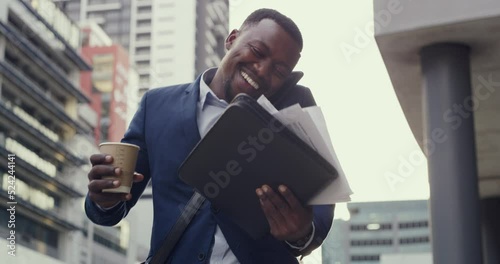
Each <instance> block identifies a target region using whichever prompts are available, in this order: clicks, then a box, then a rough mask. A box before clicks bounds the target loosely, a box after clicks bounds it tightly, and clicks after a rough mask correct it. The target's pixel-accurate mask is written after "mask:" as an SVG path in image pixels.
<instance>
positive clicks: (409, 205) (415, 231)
mask: <svg viewBox="0 0 500 264" xmlns="http://www.w3.org/2000/svg"><path fill="white" fill-rule="evenodd" d="M427 203H428V201H426V200H415V201H392V202H365V203H349V204H348V205H347V207H348V210H349V213H350V219H349V220H348V221H345V220H337V219H336V220H334V223H333V226H332V230H331V231H330V234H329V235H328V238H327V239H326V240H325V242H324V244H323V246H322V254H323V263H324V264H362V263H363V264H364V263H372V264H376V263H379V264H382V262H381V260H382V259H383V257H384V256H386V257H385V258H389V260H390V259H391V258H394V257H393V256H394V254H396V255H398V256H403V257H404V256H406V257H410V256H411V255H412V254H424V255H425V254H430V252H431V242H430V231H429V221H428V206H427ZM430 263H431V262H422V263H420V264H430Z"/></svg>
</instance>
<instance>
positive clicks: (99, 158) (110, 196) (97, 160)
mask: <svg viewBox="0 0 500 264" xmlns="http://www.w3.org/2000/svg"><path fill="white" fill-rule="evenodd" d="M90 163H92V169H91V170H90V172H89V174H88V177H89V185H88V188H89V198H90V200H92V201H93V202H95V203H96V204H98V205H99V206H101V207H102V208H110V207H112V206H114V205H115V204H117V203H118V202H120V201H128V200H130V199H131V198H132V195H131V194H130V193H108V192H102V190H103V189H111V188H116V187H118V186H120V180H112V179H103V178H102V177H106V176H116V177H118V176H119V175H120V174H121V173H122V170H121V169H120V168H117V167H113V166H112V163H113V157H112V156H110V155H104V154H94V155H92V156H90ZM143 179H144V176H143V175H142V174H140V173H136V172H135V173H134V182H140V181H142V180H143Z"/></svg>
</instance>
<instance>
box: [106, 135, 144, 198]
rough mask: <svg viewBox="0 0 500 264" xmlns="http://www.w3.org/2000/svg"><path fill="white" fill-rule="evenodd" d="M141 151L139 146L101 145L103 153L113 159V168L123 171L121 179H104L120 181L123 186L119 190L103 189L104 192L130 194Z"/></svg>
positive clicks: (110, 143) (109, 143)
mask: <svg viewBox="0 0 500 264" xmlns="http://www.w3.org/2000/svg"><path fill="white" fill-rule="evenodd" d="M139 149H140V148H139V146H136V145H133V144H127V143H120V142H105V143H101V144H100V145H99V150H100V151H101V153H103V154H108V155H111V156H112V157H113V166H114V167H119V168H121V169H122V174H121V175H120V176H119V177H103V179H119V180H120V182H121V185H120V186H119V187H117V188H112V189H103V190H102V192H113V193H129V192H130V188H132V182H133V177H134V171H135V163H136V162H137V154H138V153H139Z"/></svg>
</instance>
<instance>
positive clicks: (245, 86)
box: [85, 9, 333, 263]
mask: <svg viewBox="0 0 500 264" xmlns="http://www.w3.org/2000/svg"><path fill="white" fill-rule="evenodd" d="M225 48H226V49H227V53H226V55H225V56H224V58H223V59H222V61H221V63H220V65H219V67H218V68H214V69H209V70H207V71H205V72H204V73H203V74H202V75H201V76H200V77H198V78H197V80H195V81H194V82H193V83H190V84H182V85H175V86H170V87H164V88H158V89H152V90H150V91H148V92H147V93H146V94H145V95H144V97H143V99H142V101H141V105H140V107H139V109H138V111H137V113H136V114H135V116H134V119H133V120H132V122H131V124H130V127H129V129H128V130H127V132H126V133H125V136H124V138H123V140H122V141H123V142H127V143H132V144H136V145H138V146H140V148H141V150H140V153H139V158H138V161H137V165H136V171H137V174H136V175H135V183H134V185H133V187H132V190H131V193H130V194H112V193H103V192H102V190H103V189H106V188H113V187H118V186H119V185H120V183H119V181H111V180H106V179H103V176H109V175H118V174H120V173H121V171H120V169H119V168H113V167H112V166H111V165H110V164H111V162H112V157H110V156H104V155H101V154H96V155H92V157H91V158H90V160H91V162H92V165H93V167H92V169H91V171H90V172H89V185H88V195H87V199H86V203H85V210H86V213H87V216H88V217H89V219H91V220H92V221H93V222H94V223H97V224H101V225H114V224H116V223H118V222H119V221H120V220H121V219H122V218H123V217H125V216H126V215H127V213H128V212H129V210H130V209H131V208H132V207H133V206H134V205H135V204H136V202H137V200H138V199H139V197H140V196H141V194H142V192H143V191H144V189H145V187H146V185H147V184H148V182H149V181H151V182H152V187H153V204H154V222H153V230H152V238H151V249H150V253H149V258H148V259H149V260H150V259H152V257H153V256H154V255H155V254H158V253H159V252H160V251H162V250H164V248H162V247H161V245H162V243H164V242H163V241H164V238H165V237H166V236H167V235H168V234H169V233H171V232H172V228H173V226H174V225H175V223H176V221H177V220H178V219H179V216H180V215H181V213H182V210H179V208H182V207H183V206H185V205H186V204H188V202H189V200H190V199H191V197H192V195H193V189H192V188H191V187H190V186H187V185H186V184H185V183H183V182H182V181H180V180H179V178H178V175H177V171H178V169H179V166H180V165H181V163H182V161H183V160H184V159H185V158H186V157H187V156H188V155H189V153H190V151H191V150H192V149H193V148H194V146H195V145H196V143H197V142H198V141H199V140H200V139H201V138H202V137H203V136H204V135H205V134H206V133H207V132H208V130H209V129H210V128H211V127H212V125H213V124H214V123H215V121H216V120H217V118H218V117H219V116H220V115H221V114H222V112H223V111H224V109H225V108H226V107H227V105H228V102H230V101H231V100H232V99H233V98H234V97H235V96H236V95H237V94H238V93H246V94H248V95H250V96H252V97H254V98H258V97H259V96H260V95H262V94H264V95H266V96H267V97H268V98H269V99H270V101H271V102H272V103H273V104H274V105H275V107H276V108H278V109H281V108H284V107H287V106H290V105H293V104H296V103H299V104H301V106H302V107H307V106H311V105H314V104H315V103H314V99H313V97H312V95H311V92H310V91H309V89H307V88H305V87H302V86H300V85H296V82H297V81H298V79H299V78H300V76H299V78H297V76H296V74H295V73H292V70H293V69H294V67H295V65H296V64H297V62H298V60H299V58H300V52H301V50H302V36H301V33H300V31H299V29H298V28H297V26H296V25H295V23H294V22H293V21H292V20H291V19H289V18H288V17H286V16H284V15H282V14H281V13H279V12H277V11H275V10H271V9H259V10H257V11H255V12H253V13H252V14H251V15H250V16H249V17H248V18H247V19H246V20H245V21H244V23H243V25H242V26H241V28H240V29H239V30H233V31H232V32H231V33H230V34H229V36H228V37H227V38H226V41H225ZM221 144H223V142H221ZM215 153H216V152H215V150H214V154H215ZM304 177H307V175H304ZM255 193H256V197H255V199H259V200H260V203H261V207H262V210H263V212H264V214H265V215H266V218H267V220H268V222H269V226H270V233H269V235H267V236H265V237H263V238H261V239H258V240H254V239H252V238H250V237H249V236H248V235H247V234H246V233H245V232H244V231H243V230H241V229H240V228H239V227H238V226H237V225H236V224H235V223H233V222H232V221H231V219H228V218H227V217H226V216H225V215H224V213H223V212H219V211H218V210H216V209H214V208H212V207H211V205H210V202H208V201H205V202H204V203H203V204H202V206H201V208H200V209H199V211H198V212H197V214H196V215H195V216H194V218H193V219H192V221H191V222H190V223H189V225H188V226H187V228H186V229H185V230H184V231H183V232H182V236H181V238H180V239H179V240H178V242H176V243H175V247H174V248H173V250H172V252H171V254H169V256H168V260H167V263H297V262H298V261H297V259H296V256H300V255H302V256H304V255H307V254H309V253H310V252H311V251H312V250H313V249H315V248H317V247H318V246H319V245H321V243H322V242H323V240H324V239H325V237H326V235H327V233H328V231H329V229H330V226H331V223H332V219H333V207H332V206H305V205H302V204H300V203H299V202H298V201H297V199H296V198H295V196H294V195H293V193H292V192H291V191H290V190H289V189H288V188H287V187H286V186H279V188H278V189H277V190H273V189H272V188H270V187H269V186H268V185H264V186H261V187H260V188H257V189H256V190H255ZM132 228H140V227H132ZM155 259H156V258H155Z"/></svg>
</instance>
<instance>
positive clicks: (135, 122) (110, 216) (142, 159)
mask: <svg viewBox="0 0 500 264" xmlns="http://www.w3.org/2000/svg"><path fill="white" fill-rule="evenodd" d="M147 97H148V93H146V94H144V96H143V98H142V100H141V103H140V105H139V108H138V109H137V112H136V113H135V115H134V118H133V119H132V122H131V123H130V126H129V128H128V130H127V131H126V132H125V136H124V138H123V139H122V142H124V143H130V144H135V145H138V146H139V147H140V150H139V155H138V158H137V164H136V169H135V170H136V172H139V173H142V174H143V175H144V180H143V181H142V182H139V183H134V184H133V185H132V189H131V190H130V192H131V194H132V199H131V200H130V201H127V202H120V203H119V204H118V205H116V206H114V207H113V208H111V209H108V210H102V209H100V208H99V207H98V206H97V205H96V204H95V203H94V202H92V201H91V200H90V198H89V196H88V194H87V197H86V198H85V212H86V214H87V217H88V218H89V219H90V220H91V221H92V222H94V223H96V224H99V225H105V226H112V225H115V224H117V223H118V222H120V220H121V219H123V218H124V217H125V216H126V215H127V214H128V212H129V211H130V209H131V208H132V207H133V206H134V205H135V204H136V203H137V200H138V199H139V197H140V196H141V194H142V193H143V192H144V189H145V188H146V186H147V184H148V182H149V179H150V177H151V176H150V173H149V161H148V150H147V145H146V137H145V135H146V133H145V132H146V126H145V123H146V106H147Z"/></svg>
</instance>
